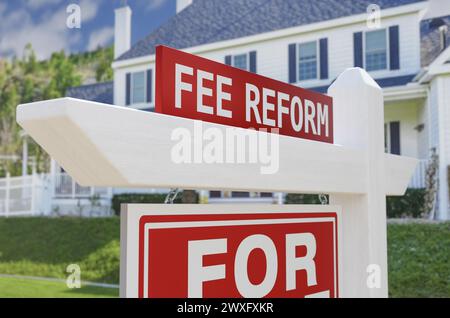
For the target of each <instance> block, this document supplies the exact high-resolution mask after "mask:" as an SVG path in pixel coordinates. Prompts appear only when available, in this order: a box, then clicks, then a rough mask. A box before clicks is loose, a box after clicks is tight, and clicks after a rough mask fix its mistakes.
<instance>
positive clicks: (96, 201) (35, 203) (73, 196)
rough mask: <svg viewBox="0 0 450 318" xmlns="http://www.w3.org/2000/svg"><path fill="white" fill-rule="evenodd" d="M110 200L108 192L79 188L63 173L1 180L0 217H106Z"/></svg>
mask: <svg viewBox="0 0 450 318" xmlns="http://www.w3.org/2000/svg"><path fill="white" fill-rule="evenodd" d="M111 198H112V190H111V188H94V187H81V186H80V185H78V184H77V183H76V182H75V181H73V180H72V178H71V177H70V176H69V175H68V174H65V173H61V174H55V175H51V174H32V175H29V176H22V177H9V176H7V177H6V178H2V179H0V216H6V217H8V216H31V215H51V214H56V215H71V214H72V215H80V216H101V215H109V214H110V205H111ZM83 211H84V212H83Z"/></svg>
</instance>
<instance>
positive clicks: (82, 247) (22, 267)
mask: <svg viewBox="0 0 450 318" xmlns="http://www.w3.org/2000/svg"><path fill="white" fill-rule="evenodd" d="M119 223H120V221H119V218H118V217H112V218H90V219H85V218H39V217H36V218H8V219H5V218H2V219H0V273H1V274H15V275H28V276H40V277H55V278H63V279H65V278H66V277H67V273H66V268H67V266H68V265H69V264H78V265H79V266H80V268H81V279H82V280H85V281H94V282H102V283H112V284H117V283H118V281H119V263H120V256H119V255H120V251H119V249H120V244H119V237H120V230H119Z"/></svg>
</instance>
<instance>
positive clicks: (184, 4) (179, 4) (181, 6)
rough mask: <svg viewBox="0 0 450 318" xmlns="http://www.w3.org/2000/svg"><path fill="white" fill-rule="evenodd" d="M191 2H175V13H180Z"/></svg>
mask: <svg viewBox="0 0 450 318" xmlns="http://www.w3.org/2000/svg"><path fill="white" fill-rule="evenodd" d="M192 2H193V0H177V13H180V12H181V11H182V10H183V9H185V8H186V7H188V6H189V5H191V4H192Z"/></svg>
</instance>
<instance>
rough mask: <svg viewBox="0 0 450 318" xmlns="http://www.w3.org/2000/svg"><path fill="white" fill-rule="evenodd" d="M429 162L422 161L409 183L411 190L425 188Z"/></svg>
mask: <svg viewBox="0 0 450 318" xmlns="http://www.w3.org/2000/svg"><path fill="white" fill-rule="evenodd" d="M428 162H429V160H426V159H424V160H420V161H419V163H418V164H417V167H416V171H415V172H414V175H413V177H412V179H411V181H410V182H409V186H408V187H409V188H414V189H419V188H425V175H426V169H427V166H428Z"/></svg>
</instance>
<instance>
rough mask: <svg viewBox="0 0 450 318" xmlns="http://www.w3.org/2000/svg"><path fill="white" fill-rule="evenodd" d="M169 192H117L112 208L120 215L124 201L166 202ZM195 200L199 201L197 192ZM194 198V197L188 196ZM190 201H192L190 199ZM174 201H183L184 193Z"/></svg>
mask: <svg viewBox="0 0 450 318" xmlns="http://www.w3.org/2000/svg"><path fill="white" fill-rule="evenodd" d="M166 196H167V193H124V194H116V195H114V196H113V198H112V200H111V201H112V202H111V205H112V209H113V210H114V214H115V215H120V205H121V204H122V203H164V200H165V198H166ZM195 196H196V197H195V198H194V201H195V202H196V203H198V195H197V194H195ZM187 199H188V200H192V198H187ZM189 202H190V201H189ZM174 203H183V195H182V194H181V193H180V194H178V196H177V198H176V199H175V201H174Z"/></svg>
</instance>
